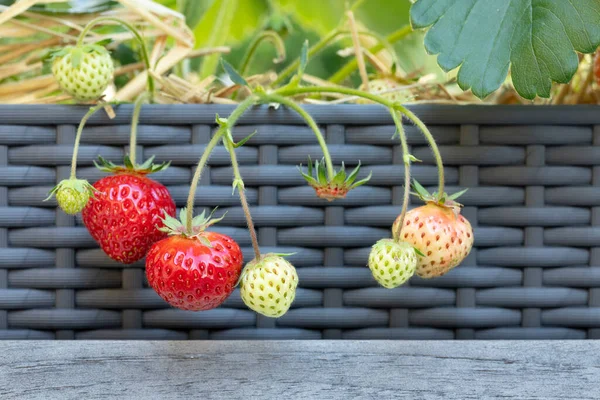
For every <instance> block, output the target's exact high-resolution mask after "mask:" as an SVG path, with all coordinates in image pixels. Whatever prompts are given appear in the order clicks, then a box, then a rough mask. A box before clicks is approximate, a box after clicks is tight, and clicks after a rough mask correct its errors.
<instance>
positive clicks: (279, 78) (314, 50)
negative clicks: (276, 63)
mask: <svg viewBox="0 0 600 400" xmlns="http://www.w3.org/2000/svg"><path fill="white" fill-rule="evenodd" d="M339 34H340V30H339V29H334V30H332V31H331V32H329V33H328V34H327V35H326V36H324V37H323V38H322V39H321V40H320V41H319V42H317V43H316V44H315V45H314V46H312V47H311V48H310V49H308V58H312V56H313V55H315V54H316V53H318V52H320V51H321V50H323V49H324V48H325V47H327V46H328V45H329V43H331V42H332V41H333V40H334V39H335V38H336V37H337V36H338V35H339ZM299 65H300V59H296V60H295V61H294V62H293V63H291V64H290V65H288V66H287V67H286V68H285V69H284V70H283V71H281V72H280V73H279V75H278V76H277V79H275V80H274V81H273V83H272V86H277V85H279V84H281V83H282V82H283V81H284V80H285V79H286V78H287V77H289V76H290V75H292V74H293V73H294V72H296V70H297V69H298V66H299Z"/></svg>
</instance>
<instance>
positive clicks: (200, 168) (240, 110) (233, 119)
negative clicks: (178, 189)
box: [186, 96, 256, 232]
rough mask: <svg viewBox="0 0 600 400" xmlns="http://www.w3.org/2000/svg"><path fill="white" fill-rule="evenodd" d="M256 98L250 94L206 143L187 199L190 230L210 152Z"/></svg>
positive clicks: (190, 230) (188, 226)
mask: <svg viewBox="0 0 600 400" xmlns="http://www.w3.org/2000/svg"><path fill="white" fill-rule="evenodd" d="M255 101H256V98H255V97H254V96H250V97H248V98H247V99H245V100H244V101H243V102H241V103H240V104H238V106H237V107H236V109H235V110H233V112H232V113H231V115H229V117H228V118H227V123H226V124H223V125H221V127H220V128H219V129H218V130H217V132H216V133H215V135H214V136H213V138H212V139H211V140H210V142H208V144H207V145H206V149H204V153H202V157H200V161H198V166H197V167H196V172H195V173H194V177H193V178H192V184H191V185H190V193H189V195H188V199H187V218H186V228H187V231H188V232H192V225H193V224H192V220H193V219H194V200H195V194H196V189H197V188H198V182H199V181H200V177H201V176H202V171H203V170H204V167H205V166H206V162H207V161H208V158H209V157H210V153H211V152H212V151H213V149H214V148H215V146H216V145H217V144H218V143H219V140H221V137H222V136H223V135H225V134H226V133H227V130H228V129H230V127H231V126H233V125H234V124H235V122H236V121H237V120H238V119H239V118H240V117H241V116H242V115H243V114H244V112H246V110H247V109H248V108H250V107H252V106H253V105H254V103H255Z"/></svg>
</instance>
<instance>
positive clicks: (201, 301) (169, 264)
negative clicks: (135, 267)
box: [146, 209, 243, 311]
mask: <svg viewBox="0 0 600 400" xmlns="http://www.w3.org/2000/svg"><path fill="white" fill-rule="evenodd" d="M185 214H186V210H185V209H182V210H181V215H180V220H177V219H175V218H173V217H170V216H166V217H165V219H164V221H163V222H164V225H165V226H164V228H161V231H163V232H165V233H166V234H168V235H169V237H167V238H166V239H163V240H161V241H159V242H157V243H155V244H154V245H153V246H152V247H151V249H150V251H148V255H147V256H146V277H147V278H148V284H149V285H150V287H152V289H154V291H156V293H158V295H159V296H160V297H162V298H163V299H164V300H165V301H166V302H167V303H169V304H170V305H172V306H173V307H177V308H180V309H182V310H191V311H203V310H210V309H212V308H215V307H218V306H219V305H221V304H222V303H223V302H224V301H225V300H226V299H227V297H229V296H230V295H231V293H232V292H233V290H234V288H235V285H236V283H237V281H238V279H239V277H240V273H241V271H242V262H243V257H242V251H241V250H240V247H239V246H238V244H237V243H236V242H235V241H234V240H233V239H232V238H230V237H229V236H226V235H223V234H220V233H217V232H208V231H206V228H208V227H209V226H211V225H213V224H215V223H217V222H218V221H220V220H221V219H222V218H223V217H221V218H219V219H211V216H212V213H211V215H209V216H208V217H205V213H204V212H203V213H202V214H201V215H199V216H197V217H195V218H194V219H193V222H192V230H191V231H188V230H187V229H186V227H185Z"/></svg>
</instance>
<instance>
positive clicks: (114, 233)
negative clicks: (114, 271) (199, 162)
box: [82, 156, 176, 264]
mask: <svg viewBox="0 0 600 400" xmlns="http://www.w3.org/2000/svg"><path fill="white" fill-rule="evenodd" d="M152 160H153V159H152V158H150V159H149V160H148V161H146V162H145V163H144V164H142V165H134V164H133V163H132V162H131V160H130V159H129V157H128V156H126V157H125V166H118V165H115V164H113V163H111V162H108V161H106V160H104V159H103V158H102V157H100V164H96V166H97V167H98V168H99V169H100V170H102V171H105V172H111V173H112V175H109V176H107V177H104V178H102V179H100V180H99V181H98V182H96V183H94V185H93V187H94V189H95V191H96V193H95V196H94V197H92V198H90V199H89V201H88V203H87V205H86V206H85V208H84V209H83V211H82V217H83V223H84V225H85V226H86V228H87V229H88V231H89V232H90V234H91V235H92V237H93V238H94V240H96V242H98V244H100V247H101V248H102V250H103V251H104V252H105V253H106V254H107V255H108V256H109V257H110V258H112V259H113V260H116V261H118V262H121V263H123V264H131V263H134V262H136V261H138V260H141V259H142V258H144V256H145V255H146V253H147V252H148V249H149V248H150V246H152V245H153V244H154V243H155V242H157V241H159V240H161V239H163V238H164V237H166V233H164V232H162V231H161V230H159V227H160V226H161V225H162V222H161V218H163V217H164V216H165V215H175V210H176V209H175V202H174V201H173V199H172V198H171V195H170V193H169V191H168V190H167V188H166V187H165V186H163V185H162V184H160V183H159V182H156V181H155V180H152V179H150V178H148V177H147V175H148V174H151V173H153V172H158V171H161V170H163V169H165V168H166V167H168V165H169V164H168V163H164V164H159V165H156V164H152Z"/></svg>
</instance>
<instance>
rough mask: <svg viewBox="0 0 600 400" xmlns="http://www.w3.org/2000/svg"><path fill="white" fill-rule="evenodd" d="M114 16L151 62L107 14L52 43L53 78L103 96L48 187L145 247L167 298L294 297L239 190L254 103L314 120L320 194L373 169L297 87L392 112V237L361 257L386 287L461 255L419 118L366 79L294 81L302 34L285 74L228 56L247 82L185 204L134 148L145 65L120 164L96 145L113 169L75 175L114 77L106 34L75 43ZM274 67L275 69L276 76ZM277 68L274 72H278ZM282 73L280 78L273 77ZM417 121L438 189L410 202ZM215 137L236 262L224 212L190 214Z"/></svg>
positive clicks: (125, 256)
mask: <svg viewBox="0 0 600 400" xmlns="http://www.w3.org/2000/svg"><path fill="white" fill-rule="evenodd" d="M107 20H109V21H112V22H116V23H119V24H122V25H123V26H124V27H125V28H127V29H129V30H130V31H132V32H133V33H134V36H135V37H136V38H137V39H138V40H139V41H140V49H141V52H142V56H143V59H144V60H145V63H146V68H147V69H148V70H150V65H149V62H148V54H147V51H146V47H145V45H144V42H143V40H142V39H141V36H140V35H139V33H137V31H136V30H135V28H133V27H131V26H129V25H128V24H127V23H124V22H123V21H120V20H118V19H115V18H111V17H102V18H98V19H96V20H94V21H91V22H90V23H89V24H88V26H86V28H85V29H84V31H82V33H81V35H80V38H79V41H78V43H77V44H76V45H75V46H73V47H69V48H64V49H60V50H58V51H56V52H54V53H53V54H52V58H51V59H52V63H53V68H52V70H53V73H54V76H55V78H56V79H57V81H58V82H59V84H60V86H61V88H62V89H63V90H64V91H66V92H68V93H69V94H70V95H71V96H73V97H74V98H75V99H78V100H80V101H90V100H92V101H95V102H99V104H98V105H95V106H93V107H91V108H90V111H89V112H88V113H87V114H86V115H85V116H84V117H83V119H82V120H81V123H80V125H79V127H78V130H77V135H76V139H75V145H74V149H73V161H72V168H71V176H70V178H69V179H66V180H63V181H62V182H60V183H59V184H58V185H57V186H56V187H55V188H53V189H52V191H51V192H50V196H52V195H56V198H57V202H58V205H59V207H60V208H61V209H62V210H63V211H65V212H66V213H69V214H75V213H78V212H81V213H82V216H83V223H84V224H85V226H86V228H87V229H88V231H89V232H90V234H91V236H92V237H93V238H94V239H95V240H96V241H97V242H98V244H99V245H100V247H101V248H102V250H103V251H104V252H105V253H106V254H107V255H108V256H109V257H110V258H112V259H114V260H116V261H118V262H121V263H125V264H130V263H134V262H136V261H139V260H141V259H142V258H144V257H145V258H146V275H147V278H148V283H149V284H150V286H151V287H152V288H153V289H154V290H155V291H156V292H157V293H158V295H160V296H161V297H162V298H163V299H164V300H165V301H166V302H168V303H169V304H170V305H172V306H174V307H177V308H181V309H184V310H193V311H201V310H208V309H212V308H215V307H218V306H219V305H221V304H222V303H223V302H224V301H225V300H226V299H227V297H228V296H230V295H231V293H232V292H233V290H234V289H235V287H236V286H237V285H239V286H240V292H241V297H242V300H243V301H244V303H245V304H246V305H247V306H248V307H249V308H250V309H252V310H254V311H256V312H257V313H260V314H263V315H266V316H268V317H273V318H278V317H281V316H282V315H284V314H285V313H286V312H287V311H288V309H289V308H290V306H291V305H292V303H293V301H294V298H295V292H296V288H297V286H298V274H297V272H296V270H295V268H294V266H293V265H292V264H291V263H290V262H289V261H287V260H286V259H285V256H286V255H285V254H261V252H260V248H259V245H258V240H257V237H256V233H255V229H254V224H253V222H252V217H251V213H250V208H249V207H248V202H247V200H246V196H245V188H244V181H243V178H242V176H241V174H240V171H239V166H238V162H237V157H236V152H235V150H236V149H237V148H239V147H240V146H243V145H244V144H245V143H246V141H247V140H248V139H249V138H250V137H251V136H252V135H254V134H252V135H250V136H248V137H247V138H245V139H243V140H241V141H239V142H237V143H236V142H235V141H234V140H233V135H232V129H233V128H234V126H235V124H236V122H237V121H238V120H239V118H240V117H241V116H242V115H243V114H244V113H245V112H246V111H247V110H248V109H249V108H250V107H252V106H254V105H258V104H269V105H273V104H277V105H282V106H285V107H287V108H289V109H291V110H293V111H295V112H296V113H298V114H299V115H300V116H301V117H302V118H303V119H304V120H305V121H306V123H307V124H308V126H309V127H310V128H311V129H312V131H313V132H314V134H315V136H316V138H317V141H318V143H319V145H320V146H321V149H322V152H323V156H324V157H323V159H322V160H317V161H315V162H314V163H313V162H312V161H311V160H310V159H309V163H308V171H307V173H304V172H303V171H302V167H301V166H300V172H301V173H302V176H303V177H304V178H305V179H306V181H307V182H308V184H309V185H310V186H312V187H313V188H314V189H315V192H316V195H317V196H319V197H320V198H323V199H326V200H328V201H334V200H335V199H339V198H344V197H345V196H346V194H347V193H348V192H349V191H350V190H352V189H354V188H356V187H357V186H360V185H363V184H365V183H367V182H368V181H369V179H370V177H371V175H369V176H368V177H367V178H365V179H362V180H357V176H358V174H359V170H360V162H359V163H358V166H357V167H356V168H355V169H354V170H353V171H351V172H350V173H347V172H346V171H345V168H344V165H343V164H342V167H341V168H340V169H339V170H337V171H336V170H335V168H334V166H333V163H332V160H331V156H330V154H329V150H328V148H327V144H326V143H325V139H324V138H323V136H322V134H321V131H320V130H319V128H318V126H317V124H316V123H315V121H314V120H313V119H312V117H311V116H310V115H309V114H308V113H307V112H306V111H305V110H304V109H303V108H302V107H300V106H299V105H298V104H297V103H296V102H295V101H294V100H293V98H295V97H299V96H306V95H312V94H322V93H341V94H344V95H349V96H356V97H357V98H360V99H363V100H364V101H367V102H372V103H377V104H381V105H382V106H384V107H386V108H387V109H388V110H389V112H390V114H391V115H392V117H393V119H394V122H395V125H396V129H397V131H396V135H397V136H398V138H399V139H400V142H401V145H402V150H403V162H404V171H405V172H404V186H405V187H404V201H403V206H402V210H401V212H400V215H399V216H398V218H397V219H396V221H395V222H394V224H393V227H392V236H393V237H392V238H384V239H381V240H380V241H378V242H377V243H376V244H375V245H374V246H373V248H372V251H371V254H370V255H369V259H368V266H369V268H370V269H371V271H372V273H373V276H374V278H375V279H376V280H377V282H379V283H380V284H381V285H382V286H384V287H386V288H394V287H397V286H400V285H402V284H403V283H405V282H406V281H407V280H408V279H409V278H410V277H411V276H413V274H415V273H416V274H417V275H419V276H420V277H423V278H433V277H437V276H441V275H443V274H445V273H446V272H448V271H449V270H450V269H452V268H454V267H455V266H457V265H459V264H460V263H461V262H462V260H463V259H464V258H465V257H466V256H467V255H468V254H469V251H470V250H471V247H472V245H473V232H472V230H471V226H470V224H469V222H468V221H467V220H466V219H465V218H464V217H463V216H461V215H460V208H461V206H460V204H459V203H457V202H456V201H455V200H456V198H457V197H458V196H459V195H460V194H462V192H461V193H457V194H454V195H452V196H448V195H447V194H446V193H444V170H443V165H442V160H441V157H440V154H439V151H438V148H437V145H436V144H435V141H434V140H433V137H432V135H431V133H430V132H429V130H428V129H427V127H426V126H425V125H424V124H423V123H422V122H421V121H420V120H419V119H418V118H417V116H415V115H414V114H413V113H412V112H411V111H410V110H408V109H407V108H405V107H404V106H402V104H401V103H400V102H399V101H397V99H396V98H395V97H393V96H387V97H381V96H378V95H374V94H371V93H369V92H367V91H364V90H356V89H349V88H343V87H337V86H336V87H329V86H301V85H300V82H301V78H302V75H303V72H304V69H305V67H306V64H307V61H308V45H307V43H305V44H304V46H303V49H302V56H301V58H300V60H299V61H298V63H297V64H298V68H297V71H296V74H295V75H294V76H293V77H292V78H291V79H290V80H289V82H287V83H286V84H285V85H284V86H280V87H269V88H263V87H261V86H259V85H254V86H251V85H249V84H248V82H247V81H246V80H245V79H244V78H243V77H242V76H241V75H240V74H239V73H238V72H237V71H236V70H235V69H234V68H233V67H232V66H231V65H229V64H228V63H226V62H225V61H223V69H224V70H225V71H226V72H227V73H228V75H229V77H230V78H231V80H232V81H233V82H234V84H235V85H236V87H238V88H243V89H244V90H245V93H247V94H246V95H245V98H244V99H243V101H241V102H240V103H239V104H238V105H237V107H236V108H235V110H234V111H233V112H232V113H231V114H230V115H229V116H228V117H227V118H221V117H219V116H218V115H217V116H216V123H217V125H218V130H217V132H216V133H215V135H214V136H213V137H212V139H211V140H210V142H209V143H208V144H207V145H206V148H205V151H204V153H203V154H202V156H201V158H200V160H199V162H198V166H197V168H196V172H195V174H194V177H193V179H192V183H191V187H190V192H189V196H188V200H187V207H186V208H183V209H182V210H181V213H180V215H179V218H178V219H177V218H175V212H176V207H175V202H174V201H173V199H172V197H171V195H170V193H169V191H168V189H167V188H166V187H165V186H163V185H162V184H160V183H158V182H156V181H154V180H152V179H150V178H149V177H148V175H150V174H152V173H154V172H158V171H161V170H164V169H165V168H167V167H168V166H169V163H163V164H153V158H150V159H148V160H147V161H145V162H143V163H141V164H138V163H137V157H136V138H137V124H138V120H139V115H140V110H141V108H142V106H143V104H145V103H146V102H151V101H152V99H153V95H154V82H153V78H152V74H148V91H147V92H145V93H142V94H141V95H140V96H139V97H138V98H137V100H136V102H135V105H134V111H133V116H132V122H131V134H130V144H129V154H128V155H126V156H125V159H124V165H115V164H113V163H112V162H110V161H107V160H105V159H103V158H101V157H100V159H99V162H98V163H97V164H96V166H97V167H98V168H99V169H100V170H102V171H104V172H108V173H110V175H109V176H107V177H104V178H102V179H100V180H99V181H97V182H96V183H94V184H93V185H91V184H90V183H88V182H87V181H85V180H82V179H78V178H77V175H76V165H77V153H78V148H79V142H80V140H81V135H82V133H83V128H84V125H85V124H86V122H87V120H88V119H89V118H90V117H91V116H92V115H93V114H94V113H95V112H96V111H97V110H98V109H101V108H103V107H104V106H106V103H103V102H102V99H101V96H102V92H103V91H104V89H105V88H106V86H107V85H108V84H109V83H110V79H111V74H112V70H113V67H112V61H111V59H110V55H109V53H108V52H107V51H106V49H105V48H104V47H103V43H95V44H93V45H83V44H82V41H83V38H84V37H85V35H86V33H87V32H88V31H89V30H90V29H91V28H92V27H93V26H94V24H96V23H97V22H99V21H107ZM280 78H281V76H280ZM278 80H280V79H278ZM280 83H284V82H283V79H281V82H280ZM403 117H406V118H408V119H409V120H411V121H412V122H413V123H414V124H415V125H417V126H418V127H419V128H420V130H421V132H422V133H423V134H424V136H425V138H426V139H427V140H428V142H429V144H430V146H431V148H432V150H433V153H434V155H435V159H436V163H437V166H438V178H439V182H438V192H436V193H433V194H429V193H428V192H427V191H426V190H425V189H424V188H423V187H422V186H421V185H419V183H418V182H416V181H414V182H413V183H412V186H413V187H414V190H415V191H416V195H417V196H418V197H419V198H420V199H421V200H423V201H424V202H425V203H426V205H424V206H422V207H418V208H415V209H412V210H410V211H408V212H407V208H408V207H407V206H408V203H409V195H410V187H411V179H410V165H411V163H412V162H414V161H418V160H416V159H415V158H414V157H413V156H412V155H411V154H410V153H409V152H408V145H407V141H406V135H405V133H404V129H403V125H402V118H403ZM221 143H222V144H223V145H224V147H225V149H226V150H227V151H228V153H229V155H230V158H231V165H232V168H233V175H234V176H233V178H234V180H233V189H234V191H235V190H237V191H238V194H239V197H240V202H241V205H242V208H243V210H244V215H245V217H246V221H247V224H248V229H249V233H250V237H251V239H252V245H253V249H254V258H253V259H252V260H251V261H250V262H248V263H247V264H246V266H245V267H244V268H242V265H243V260H242V253H241V250H240V247H239V246H238V244H237V243H236V242H235V241H234V240H233V239H232V238H230V237H228V236H226V235H222V234H220V233H216V232H212V231H209V230H207V229H208V228H209V227H211V226H212V225H214V224H216V223H218V222H219V221H220V220H221V219H223V218H224V216H221V217H220V218H213V217H212V213H211V214H210V215H206V213H205V212H203V213H202V214H200V215H198V216H194V214H193V213H194V198H195V192H196V188H197V186H198V182H199V180H200V177H201V175H202V172H203V169H204V167H205V166H206V163H207V161H208V158H209V157H210V154H211V152H212V151H213V149H214V148H215V146H217V145H219V144H221Z"/></svg>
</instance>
